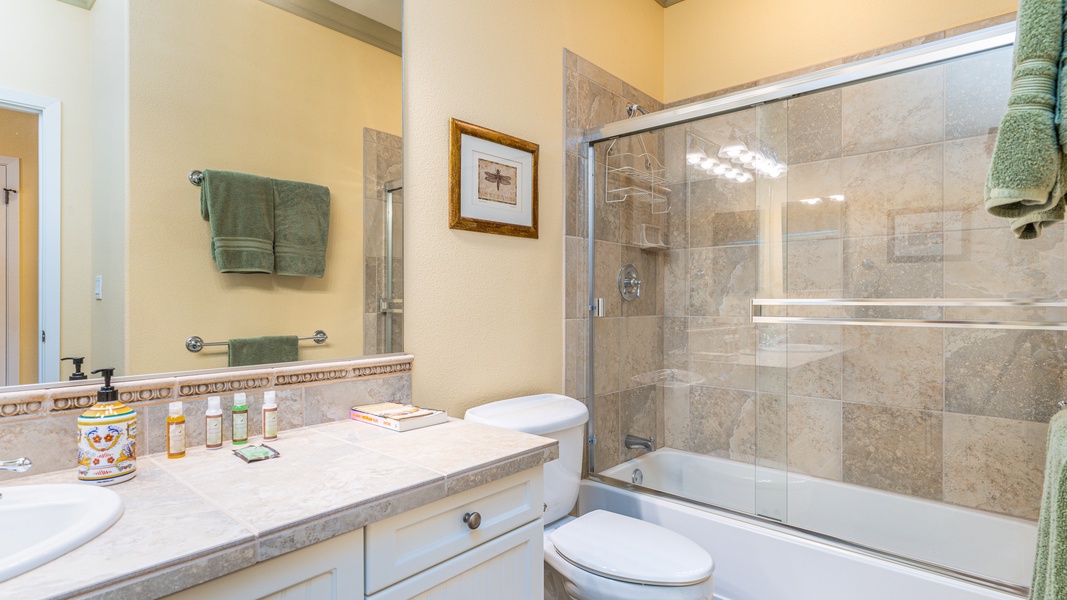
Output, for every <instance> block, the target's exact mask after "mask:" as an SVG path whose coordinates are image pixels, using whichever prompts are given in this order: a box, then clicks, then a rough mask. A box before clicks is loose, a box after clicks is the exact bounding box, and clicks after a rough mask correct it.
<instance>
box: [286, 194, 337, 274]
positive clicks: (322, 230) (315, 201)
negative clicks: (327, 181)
mask: <svg viewBox="0 0 1067 600" xmlns="http://www.w3.org/2000/svg"><path fill="white" fill-rule="evenodd" d="M273 184H274V268H275V270H276V271H277V273H278V274H279V275H299V276H305V277H322V276H323V274H324V273H325V272H326V238H327V234H328V233H329V230H330V188H328V187H324V186H321V185H315V184H313V183H302V182H299V181H284V180H281V179H275V180H273Z"/></svg>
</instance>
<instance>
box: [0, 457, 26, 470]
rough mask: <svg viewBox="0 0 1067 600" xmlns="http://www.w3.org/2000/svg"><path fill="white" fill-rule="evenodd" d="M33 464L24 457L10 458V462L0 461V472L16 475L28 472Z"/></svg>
mask: <svg viewBox="0 0 1067 600" xmlns="http://www.w3.org/2000/svg"><path fill="white" fill-rule="evenodd" d="M32 466H33V463H32V462H30V459H28V458H26V457H22V458H12V459H10V460H0V471H14V472H16V473H23V472H25V471H29V470H30V467H32Z"/></svg>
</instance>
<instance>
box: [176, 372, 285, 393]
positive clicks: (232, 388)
mask: <svg viewBox="0 0 1067 600" xmlns="http://www.w3.org/2000/svg"><path fill="white" fill-rule="evenodd" d="M272 375H273V372H272V371H270V370H261V371H245V372H238V373H219V374H217V375H200V376H196V377H179V378H178V397H179V398H188V397H191V396H207V395H209V394H218V395H221V394H232V393H234V392H246V391H250V390H260V389H264V388H268V387H270V385H271V382H272V381H273V379H274V378H273V377H272Z"/></svg>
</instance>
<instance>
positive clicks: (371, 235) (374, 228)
mask: <svg viewBox="0 0 1067 600" xmlns="http://www.w3.org/2000/svg"><path fill="white" fill-rule="evenodd" d="M403 161H404V146H403V138H401V137H400V136H396V135H393V134H391V133H385V132H384V131H377V130H375V129H370V128H364V129H363V264H364V277H363V298H364V301H363V353H364V354H365V355H368V356H372V355H375V354H388V353H391V352H401V351H402V349H403V347H404V315H403V313H394V314H393V315H392V323H393V325H392V329H393V331H392V334H393V335H392V340H391V342H392V345H391V347H388V348H387V347H386V343H385V342H386V340H385V324H386V315H385V314H384V313H382V312H380V311H379V310H378V300H379V299H380V298H384V297H385V275H386V273H385V261H387V260H389V259H387V258H386V251H385V250H386V247H385V220H386V211H385V208H386V207H385V198H386V196H385V187H384V186H385V183H386V182H389V181H393V180H395V179H400V178H401V177H403V176H404V164H403ZM392 230H393V232H392V233H393V258H392V263H393V278H392V280H393V296H392V297H393V298H395V299H399V300H403V298H404V190H403V189H400V190H397V191H395V192H393V223H392Z"/></svg>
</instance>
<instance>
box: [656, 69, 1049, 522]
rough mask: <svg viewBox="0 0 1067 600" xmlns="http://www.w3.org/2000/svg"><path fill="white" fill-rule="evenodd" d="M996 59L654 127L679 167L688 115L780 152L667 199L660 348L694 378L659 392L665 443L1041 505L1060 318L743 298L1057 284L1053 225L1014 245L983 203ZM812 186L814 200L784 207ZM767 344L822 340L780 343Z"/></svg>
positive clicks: (902, 487)
mask: <svg viewBox="0 0 1067 600" xmlns="http://www.w3.org/2000/svg"><path fill="white" fill-rule="evenodd" d="M1010 62H1011V50H1010V49H1001V50H997V51H992V52H987V53H984V54H982V55H976V56H972V57H968V58H965V59H960V60H956V61H952V62H949V63H946V64H942V65H937V66H933V67H927V68H923V69H920V70H916V71H912V72H907V73H903V74H899V75H894V76H892V77H888V78H883V79H879V80H874V81H869V82H864V83H859V84H854V85H849V86H845V87H843V88H840V89H835V90H830V91H825V92H820V93H817V94H813V95H808V96H803V97H798V98H793V99H790V100H788V101H782V102H778V103H772V104H768V105H764V106H761V107H758V108H755V109H749V110H746V111H741V112H738V113H732V114H730V115H725V116H722V117H716V118H713V119H707V120H704V121H700V122H697V123H693V124H690V125H688V126H678V127H675V128H672V129H671V130H669V131H667V132H666V133H665V143H666V144H667V150H668V160H671V159H672V157H674V158H673V160H674V163H675V165H678V163H679V159H678V158H677V157H678V156H684V154H685V131H686V128H687V127H688V128H689V129H691V130H693V131H698V132H700V133H701V134H702V135H704V136H709V137H711V138H712V139H713V140H715V141H721V140H722V136H723V135H724V132H726V134H725V135H727V136H728V135H729V134H728V132H729V131H730V130H731V129H732V128H733V127H734V126H739V127H741V128H743V129H746V130H748V131H753V132H759V133H758V135H759V136H760V137H761V138H762V139H764V140H768V141H771V142H772V143H773V145H774V146H775V147H776V149H777V150H778V151H779V153H780V154H781V155H782V156H783V157H788V158H787V162H788V164H789V166H790V168H789V171H788V173H787V176H786V177H785V178H783V179H781V180H776V181H768V180H759V181H757V184H756V185H751V184H750V185H749V186H747V187H746V186H743V185H737V184H725V183H723V182H722V181H720V180H706V181H695V180H694V181H690V182H689V183H688V185H687V187H688V195H687V198H685V199H680V201H681V202H685V203H687V205H688V206H687V209H686V210H684V211H679V213H680V214H674V213H673V211H672V215H671V220H670V223H669V225H670V235H671V241H672V246H675V248H674V249H672V250H671V252H670V253H669V255H668V256H667V257H666V260H665V264H664V266H663V272H664V282H663V285H664V288H665V294H664V315H665V316H664V353H663V355H664V358H665V363H664V364H665V366H667V367H672V368H679V369H686V370H688V371H690V372H692V373H694V374H696V375H697V376H699V377H700V378H701V379H702V382H701V383H700V384H699V385H695V386H692V387H689V388H678V389H669V390H667V391H666V393H665V395H664V396H663V400H662V402H663V404H661V406H660V410H659V414H660V416H661V422H662V423H661V427H663V430H664V431H663V434H664V438H663V439H664V442H665V443H666V445H668V446H671V447H674V448H679V449H682V450H689V451H693V452H699V453H706V454H711V455H715V456H720V457H725V458H730V459H733V460H739V461H744V462H748V463H757V462H758V463H761V464H766V465H769V466H788V468H789V469H790V470H792V471H794V472H799V473H804V474H808V475H814V476H818V477H823V478H827V479H832V480H839V481H844V482H847V483H853V484H857V485H863V486H869V487H874V488H878V489H882V490H888V491H891V492H897V493H902V494H908V495H912V496H918V497H922V498H927V499H931V500H937V501H944V502H948V503H952V504H958V505H962V506H967V507H972V508H978V509H982V510H988V511H993V512H997V513H1004V514H1009V515H1013V516H1018V517H1023V518H1028V519H1034V518H1036V517H1037V512H1038V506H1039V501H1040V489H1041V483H1042V478H1043V463H1044V455H1045V436H1046V432H1047V423H1048V420H1049V418H1050V417H1051V415H1052V414H1053V413H1054V411H1055V410H1056V402H1057V400H1059V399H1060V398H1062V397H1063V394H1064V383H1065V381H1064V377H1065V370H1064V366H1065V358H1067V357H1065V354H1064V341H1065V340H1064V336H1063V334H1062V333H1061V332H1047V331H1014V330H970V329H933V328H918V329H913V328H901V327H863V326H825V325H791V326H788V327H787V326H782V325H760V326H758V327H756V326H753V325H752V324H751V323H746V321H748V319H747V314H748V306H749V303H750V302H751V300H752V298H753V297H786V298H849V297H872V298H1008V297H1024V298H1025V297H1037V298H1064V297H1065V292H1067V289H1065V288H1067V282H1065V279H1064V275H1065V273H1064V269H1065V265H1064V261H1065V231H1067V229H1065V228H1064V227H1063V226H1057V227H1053V228H1050V229H1048V230H1047V231H1046V232H1045V234H1044V235H1043V236H1042V237H1041V238H1039V239H1037V240H1033V241H1019V240H1016V239H1015V238H1014V236H1013V235H1012V233H1011V231H1010V230H1009V229H1008V227H1007V223H1006V222H1005V221H1003V220H1000V219H995V218H992V217H990V216H989V215H987V214H986V213H985V211H984V208H983V204H982V196H983V186H984V182H985V174H986V170H987V168H988V165H989V160H990V157H991V153H992V149H993V143H994V141H995V138H996V128H997V126H998V125H999V121H1000V117H1001V115H1002V114H1003V110H1004V107H1005V106H1006V98H1007V91H1008V75H1009V74H1010ZM716 137H718V139H716ZM674 169H684V166H674ZM672 172H674V171H673V170H672ZM833 194H841V195H844V196H845V201H843V202H834V201H829V200H826V198H828V196H830V195H833ZM811 198H824V200H823V201H822V202H820V203H818V204H807V203H804V202H801V200H804V199H811ZM681 213H684V214H681ZM683 228H684V229H685V232H686V233H685V235H684V236H683V235H681V229H683ZM683 239H684V245H682V246H678V245H677V244H674V243H673V242H675V241H679V242H681V241H682V240H683ZM791 310H792V309H791ZM836 310H838V311H841V310H842V309H836ZM1009 310H1010V311H1013V312H1005V311H1009ZM1046 310H1047V309H1046ZM803 314H805V315H809V316H823V315H826V316H831V315H833V316H852V317H912V318H947V319H981V318H993V319H1020V320H1026V319H1039V320H1044V319H1057V320H1062V319H1063V318H1064V316H1063V315H1062V314H1042V313H1041V312H1040V311H1037V310H1019V309H975V308H956V309H952V308H949V309H939V308H933V309H931V308H918V309H901V308H882V309H859V310H852V311H851V312H849V311H844V312H836V313H835V312H834V311H832V310H824V311H823V312H822V313H820V312H816V311H812V310H811V309H807V310H805V311H804V312H803ZM783 344H789V345H793V344H817V345H818V347H819V348H821V349H822V351H821V352H814V353H790V354H789V355H788V356H785V354H786V353H784V352H781V351H780V350H777V351H776V350H775V349H776V348H777V349H780V348H783V347H784V346H783Z"/></svg>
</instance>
